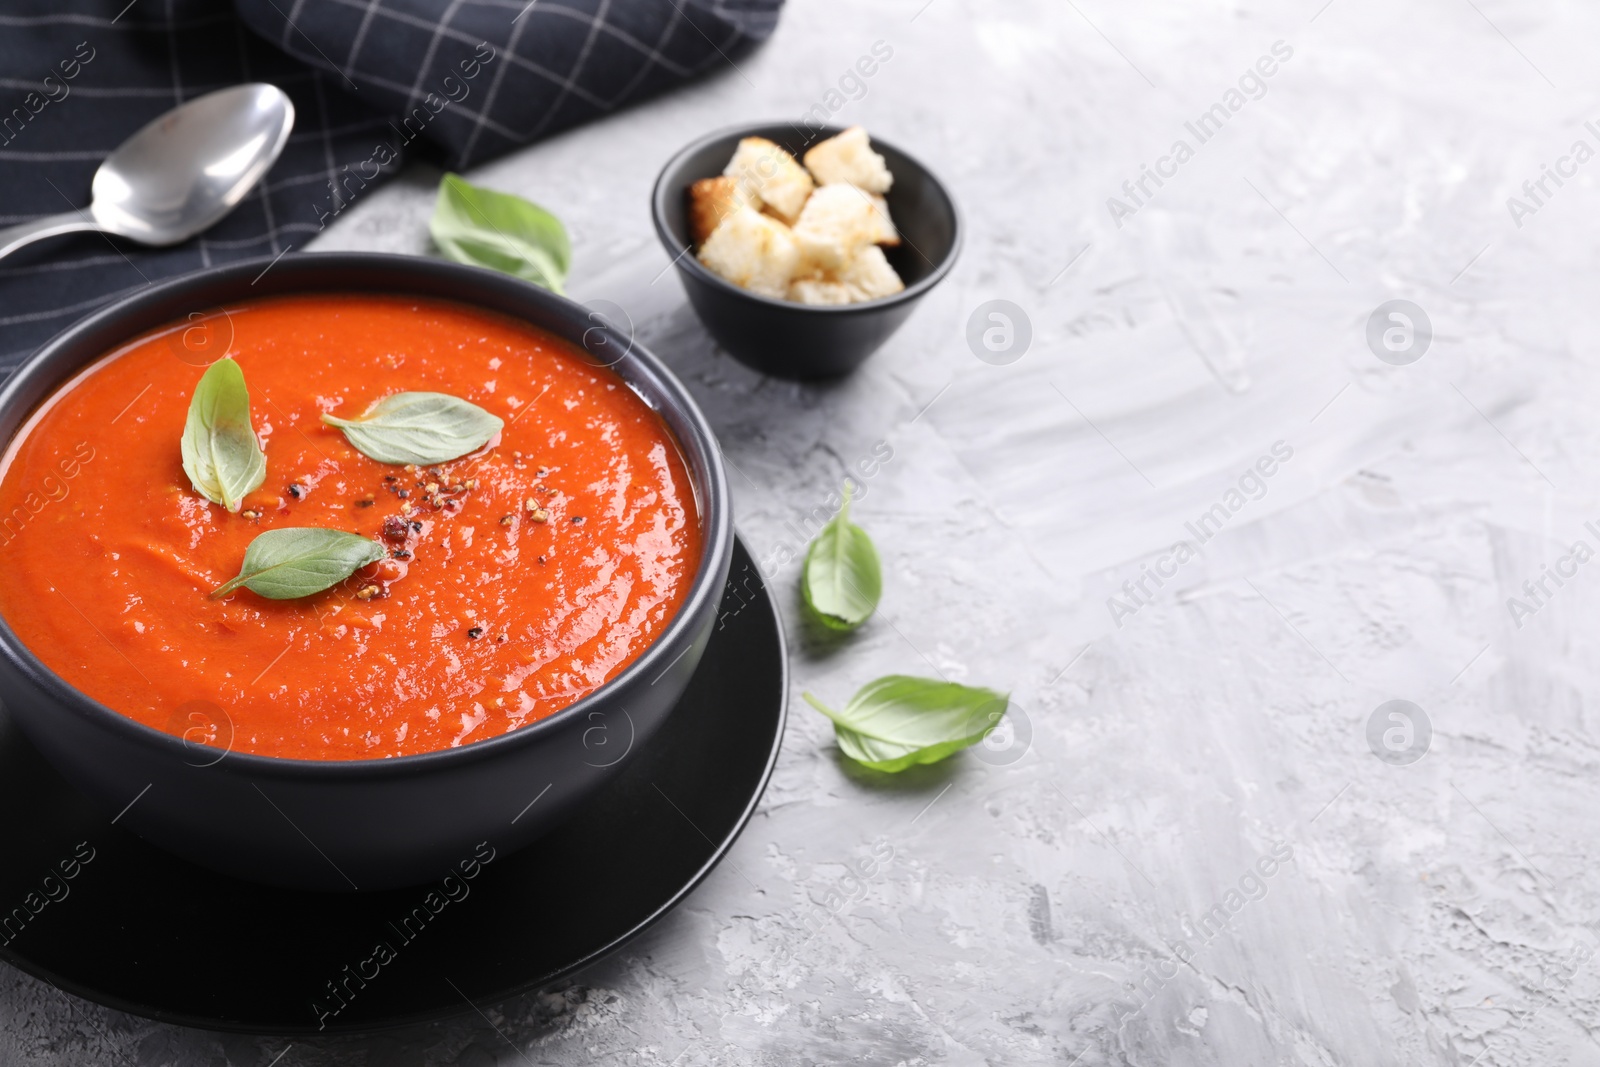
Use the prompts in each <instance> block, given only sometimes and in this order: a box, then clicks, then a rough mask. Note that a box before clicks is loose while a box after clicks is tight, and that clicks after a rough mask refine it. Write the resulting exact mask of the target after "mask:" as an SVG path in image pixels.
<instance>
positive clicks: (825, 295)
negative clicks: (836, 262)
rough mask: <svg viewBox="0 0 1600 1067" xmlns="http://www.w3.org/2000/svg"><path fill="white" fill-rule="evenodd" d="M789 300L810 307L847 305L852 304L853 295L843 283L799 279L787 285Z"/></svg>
mask: <svg viewBox="0 0 1600 1067" xmlns="http://www.w3.org/2000/svg"><path fill="white" fill-rule="evenodd" d="M789 299H790V300H795V301H798V302H800V303H802V304H812V305H827V304H849V303H853V302H854V300H855V293H854V292H853V291H852V290H851V288H850V287H849V286H848V285H846V284H844V283H843V282H831V281H828V280H827V279H826V278H799V279H796V280H795V281H793V282H790V283H789Z"/></svg>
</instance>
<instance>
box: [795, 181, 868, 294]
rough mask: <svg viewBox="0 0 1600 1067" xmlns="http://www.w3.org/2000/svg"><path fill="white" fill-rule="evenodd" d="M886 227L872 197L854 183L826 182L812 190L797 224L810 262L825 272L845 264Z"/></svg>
mask: <svg viewBox="0 0 1600 1067" xmlns="http://www.w3.org/2000/svg"><path fill="white" fill-rule="evenodd" d="M882 231H883V219H882V218H881V217H880V216H879V215H878V211H877V208H876V207H875V206H874V205H873V203H872V199H871V197H870V196H869V195H868V194H867V193H864V192H862V191H861V190H860V189H857V188H856V187H855V186H853V185H824V186H823V187H822V188H820V189H818V190H817V191H816V192H814V193H812V194H811V199H809V200H807V201H806V206H805V210H804V211H802V212H800V219H799V221H798V222H796V223H795V224H794V235H795V239H796V240H798V241H799V242H800V248H801V250H802V252H803V253H804V256H805V261H806V264H807V266H808V267H810V268H812V269H814V270H818V271H822V272H824V273H826V272H828V271H836V270H840V269H841V268H843V267H844V265H845V264H846V263H848V262H850V259H851V257H853V256H854V255H855V253H856V249H858V248H860V247H861V246H862V245H868V244H872V243H873V241H874V240H875V239H876V238H877V237H878V236H880V235H881V233H882Z"/></svg>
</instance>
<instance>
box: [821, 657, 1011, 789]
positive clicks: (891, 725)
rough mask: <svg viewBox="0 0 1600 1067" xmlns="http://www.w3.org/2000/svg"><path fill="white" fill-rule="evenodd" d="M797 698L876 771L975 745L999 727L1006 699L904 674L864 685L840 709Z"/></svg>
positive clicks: (849, 753) (848, 751) (852, 753)
mask: <svg viewBox="0 0 1600 1067" xmlns="http://www.w3.org/2000/svg"><path fill="white" fill-rule="evenodd" d="M801 695H802V696H804V697H805V698H806V702H807V703H809V704H810V705H811V706H812V707H814V708H816V709H817V710H818V711H820V712H822V714H824V715H826V716H827V717H828V718H830V719H832V720H833V732H834V736H835V738H836V739H837V740H838V742H839V750H840V751H841V752H843V753H844V754H845V755H846V756H849V757H850V758H851V759H853V760H855V761H856V762H857V763H860V764H863V765H865V766H868V767H871V768H873V769H874V770H879V771H903V770H905V769H906V768H907V767H912V766H915V765H917V764H919V763H937V762H939V761H940V760H942V759H944V758H946V757H947V756H950V755H953V754H954V753H956V752H959V751H961V750H962V749H963V748H966V747H968V746H969V745H975V744H977V743H978V742H979V741H982V740H983V738H984V736H985V735H986V734H988V733H989V731H990V730H993V729H994V728H995V727H996V726H998V725H999V724H1000V720H1001V718H1002V717H1004V715H1005V713H1006V708H1007V706H1008V704H1009V700H1010V698H1009V696H1007V694H1005V693H997V692H995V691H994V690H993V689H981V688H977V687H973V686H965V685H956V684H955V683H954V682H939V681H934V680H933V679H931V678H913V677H910V676H908V675H904V674H891V675H889V676H888V677H886V678H879V679H878V680H877V681H875V682H868V683H867V684H866V685H865V686H862V688H861V690H860V691H859V692H858V693H856V695H855V696H853V697H851V698H850V703H848V704H846V705H845V706H844V710H843V711H834V710H833V709H832V708H830V707H828V706H827V705H825V704H823V703H822V702H821V701H820V700H818V699H817V698H816V697H814V696H812V695H811V694H810V693H802V694H801Z"/></svg>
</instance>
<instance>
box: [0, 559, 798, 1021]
mask: <svg viewBox="0 0 1600 1067" xmlns="http://www.w3.org/2000/svg"><path fill="white" fill-rule="evenodd" d="M787 694H788V669H787V662H786V660H785V655H784V644H783V632H782V629H781V627H780V625H779V622H778V616H777V611H776V608H775V605H774V604H773V602H772V598H771V596H770V595H769V594H768V593H767V591H766V589H765V587H764V586H763V584H762V581H761V575H760V572H759V570H758V569H757V568H756V565H755V563H754V562H753V560H752V559H751V557H750V553H749V552H748V550H746V548H745V546H744V544H743V543H742V542H741V543H739V544H737V545H736V546H735V549H734V556H733V565H732V568H731V569H730V571H729V577H728V585H727V587H726V588H725V589H724V591H723V600H722V604H721V614H720V618H719V621H718V624H717V628H716V630H714V631H713V634H712V637H711V641H710V644H709V645H708V647H707V648H706V652H705V655H704V658H703V659H702V660H701V663H700V666H699V668H698V670H697V671H696V672H695V675H694V678H693V680H692V681H691V682H690V684H689V688H688V690H687V692H685V693H684V696H683V699H682V701H681V702H680V703H679V704H678V706H677V708H676V709H675V710H674V711H673V713H672V715H671V717H670V718H669V719H668V720H667V722H666V725H664V726H663V727H662V728H661V730H660V732H659V733H657V734H656V736H655V737H653V738H652V739H651V740H650V742H649V744H647V745H641V746H639V750H638V751H631V750H629V739H628V738H626V737H617V738H610V737H608V738H606V739H604V740H605V745H606V746H609V745H611V744H615V745H616V750H617V751H618V753H619V758H624V759H627V760H629V761H630V763H631V765H630V766H628V767H627V768H626V769H625V770H624V771H623V773H622V774H621V775H620V776H619V777H618V778H617V779H616V781H615V782H613V783H612V784H611V785H610V786H609V787H607V788H606V789H605V791H604V792H602V793H601V794H600V795H599V796H598V797H597V798H596V799H595V800H593V801H592V802H591V803H590V804H589V805H587V806H586V807H585V808H584V809H583V810H582V811H580V812H579V813H578V814H577V815H576V816H575V817H574V818H573V819H572V820H571V821H570V822H567V823H565V824H563V825H562V826H560V827H559V828H557V829H556V830H554V831H552V832H551V833H550V834H549V835H548V836H546V837H544V838H542V839H540V840H539V841H536V842H535V843H534V844H533V845H531V846H529V847H528V848H526V849H524V850H523V851H521V852H518V853H515V854H509V855H507V854H496V855H495V856H494V858H493V859H491V860H490V861H489V862H487V863H479V864H478V866H477V867H474V866H473V860H474V859H475V857H472V856H463V857H462V860H463V861H467V862H466V869H467V870H468V871H471V873H472V874H473V875H474V876H473V877H471V878H467V877H465V874H464V873H463V872H461V871H458V872H457V873H456V875H454V876H453V877H452V878H449V879H446V878H445V875H446V873H447V872H443V871H441V872H440V875H441V877H440V880H439V881H438V882H436V883H431V884H427V885H422V886H416V887H413V888H409V889H402V890H395V891H393V892H385V893H359V894H358V893H351V894H345V895H335V894H319V893H298V892H291V891H286V890H280V889H272V888H269V887H265V886H259V885H253V884H250V883H246V882H240V881H236V880H234V879H231V878H227V877H224V876H222V875H218V874H213V873H212V872H210V871H208V870H205V869H204V868H201V867H196V866H194V865H192V864H189V863H187V862H185V861H183V860H180V859H177V858H175V857H173V856H170V855H168V854H167V853H165V852H162V851H161V850H159V849H157V848H155V847H153V846H151V845H147V844H145V843H144V842H143V841H141V840H140V839H139V838H137V837H135V836H133V835H132V834H130V833H127V832H125V831H123V830H121V829H120V828H118V827H117V826H115V825H113V820H111V819H108V818H107V816H106V815H105V813H103V812H100V811H98V810H97V809H96V808H94V807H93V806H92V805H91V804H90V803H89V801H88V800H86V799H85V798H84V797H83V796H81V795H80V794H79V793H77V792H75V791H74V790H73V789H72V788H71V787H70V786H68V785H67V784H66V783H65V782H64V781H62V780H61V779H60V778H59V777H58V776H57V775H56V773H55V772H54V771H53V770H52V769H51V768H50V767H49V766H48V765H47V764H46V763H45V762H44V761H43V759H42V758H41V757H40V756H39V755H38V754H37V753H36V752H35V751H34V749H33V747H32V746H31V745H30V744H29V743H28V742H27V740H26V739H25V738H24V737H23V736H22V735H21V733H20V732H19V731H18V730H17V729H16V728H15V726H13V725H12V724H11V722H10V721H9V719H7V718H5V717H4V715H3V714H0V909H4V910H0V958H3V959H5V960H6V961H8V962H10V963H12V964H14V965H16V966H17V967H19V968H21V969H22V970H24V971H27V972H28V973H29V974H32V975H35V976H37V977H39V978H42V979H44V980H45V981H47V982H50V983H52V984H54V985H56V986H59V987H60V988H62V989H64V990H66V991H68V992H70V993H74V994H76V995H78V996H81V997H84V998H86V999H88V1000H93V1001H97V1002H99V1003H101V1004H106V1005H109V1006H110V1007H113V1008H118V1009H120V1010H122V1011H127V1012H132V1013H134V1014H136V1015H143V1016H148V1017H150V1018H154V1019H160V1020H162V1021H165V1022H172V1023H180V1024H182V1025H186V1026H195V1027H202V1028H206V1029H211V1030H235V1031H244V1032H251V1033H271V1034H285V1035H292V1034H303V1033H317V1032H321V1033H341V1032H342V1033H348V1032H354V1031H364V1030H375V1029H381V1028H383V1027H386V1026H396V1025H400V1024H403V1023H413V1022H417V1021H420V1020H426V1019H430V1018H438V1017H443V1016H447V1015H454V1014H457V1013H460V1012H471V1011H472V1010H473V1005H482V1004H485V1003H492V1002H494V1001H496V1000H500V999H503V998H505V997H507V996H510V995H513V994H515V993H519V992H522V991H525V990H528V989H534V988H538V987H540V986H542V985H546V984H548V983H551V982H554V981H556V980H558V979H560V978H562V977H565V976H567V975H569V974H572V973H573V972H574V971H576V970H578V969H580V968H582V967H584V966H585V965H587V964H590V963H593V962H594V961H595V960H597V959H599V958H601V957H602V956H605V955H606V954H607V953H610V952H612V951H614V950H615V949H617V948H618V947H620V946H621V945H623V944H624V943H625V942H627V941H628V940H629V939H630V938H632V937H634V936H635V935H637V934H638V933H640V932H641V931H643V930H644V929H645V928H646V927H648V926H649V925H651V924H652V923H653V922H655V921H656V920H657V919H659V918H661V917H662V916H663V915H665V914H666V913H667V912H668V911H670V910H671V909H672V907H673V906H674V905H676V904H677V903H678V902H679V901H681V900H682V899H683V898H684V897H685V896H686V895H687V894H688V893H689V891H690V890H691V889H693V888H694V887H695V886H696V885H697V884H699V882H700V880H701V879H703V878H704V877H705V876H706V875H707V874H708V873H710V871H711V869H712V868H713V867H715V866H716V864H717V862H718V861H719V860H721V858H722V857H723V855H724V854H725V853H726V852H727V851H728V849H729V848H730V847H731V846H732V844H733V842H734V840H735V839H736V838H737V837H738V835H739V832H740V830H742V829H743V828H744V825H745V823H746V822H747V821H748V820H749V818H750V816H751V814H752V813H753V812H754V810H755V806H756V802H757V801H758V800H759V799H760V797H761V793H762V790H764V789H765V788H766V784H767V779H768V777H769V776H770V775H771V773H772V767H773V764H774V762H775V761H776V759H777V755H778V746H779V744H780V742H781V741H782V738H783V725H784V718H785V705H786V701H787ZM0 697H3V694H0ZM610 729H612V730H613V731H614V729H615V727H611V728H610ZM596 740H597V741H599V740H600V739H598V738H597V739H596ZM599 750H601V751H603V750H604V746H601V747H600V749H599ZM624 751H626V753H627V754H626V755H625V756H622V755H620V753H622V752H624ZM532 799H533V798H532V797H530V800H532ZM491 847H492V843H491ZM487 854H488V850H484V851H483V853H482V854H480V856H478V857H476V859H478V860H481V859H482V855H487ZM85 857H87V860H85ZM469 1002H470V1003H469Z"/></svg>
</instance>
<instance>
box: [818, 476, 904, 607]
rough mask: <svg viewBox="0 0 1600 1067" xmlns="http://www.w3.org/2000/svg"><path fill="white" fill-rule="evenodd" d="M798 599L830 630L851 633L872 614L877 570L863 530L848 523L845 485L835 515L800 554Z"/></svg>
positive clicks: (879, 584) (878, 586)
mask: <svg viewBox="0 0 1600 1067" xmlns="http://www.w3.org/2000/svg"><path fill="white" fill-rule="evenodd" d="M800 595H801V596H802V597H804V599H805V602H806V606H807V607H808V608H810V609H811V611H812V613H813V614H815V615H816V617H817V620H818V621H819V622H821V623H822V624H823V625H824V626H826V627H828V628H829V629H830V630H854V629H855V628H856V627H858V626H860V625H861V624H862V623H864V622H866V621H867V619H868V618H870V617H871V616H872V613H873V612H874V611H876V610H878V599H879V597H881V596H882V595H883V570H882V567H881V566H880V564H879V562H878V550H877V549H876V548H874V547H873V544H872V538H870V537H868V536H867V531H865V530H863V529H862V528H861V527H859V526H857V525H856V524H855V523H853V522H851V521H850V483H849V482H846V483H845V487H844V503H843V504H842V505H841V506H840V508H839V514H837V515H835V516H834V517H833V520H832V521H831V522H829V523H828V525H826V526H824V527H823V528H822V531H821V532H820V533H818V534H817V536H816V539H815V540H814V541H812V542H811V547H810V548H809V549H808V550H807V551H806V562H805V568H804V570H803V571H802V572H801V575H800Z"/></svg>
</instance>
